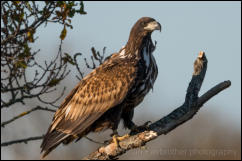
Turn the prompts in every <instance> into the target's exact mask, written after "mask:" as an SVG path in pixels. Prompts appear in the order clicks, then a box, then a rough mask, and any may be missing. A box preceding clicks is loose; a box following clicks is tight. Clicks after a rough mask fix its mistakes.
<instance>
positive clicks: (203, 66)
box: [83, 52, 231, 160]
mask: <svg viewBox="0 0 242 161" xmlns="http://www.w3.org/2000/svg"><path fill="white" fill-rule="evenodd" d="M206 70H207V59H206V56H205V53H204V52H200V53H199V56H198V58H197V59H196V61H195V62H194V73H193V76H192V80H191V82H190V83H189V86H188V88H187V94H186V98H185V102H184V103H183V105H181V106H180V107H178V108H177V109H176V110H174V111H173V112H171V113H170V114H168V115H167V116H165V117H163V118H161V119H160V120H158V121H156V122H154V123H153V124H151V125H149V127H148V128H147V129H146V131H139V132H137V133H131V136H129V137H128V138H126V139H124V140H122V141H120V142H119V146H116V144H115V143H110V144H108V145H105V146H101V147H100V148H98V149H97V151H95V152H93V153H91V154H89V155H88V156H87V157H85V158H83V159H84V160H109V159H114V158H117V157H118V156H120V155H122V154H124V153H125V152H126V151H128V150H130V149H134V148H138V147H141V146H143V145H145V144H146V143H148V142H149V141H151V140H154V139H155V138H157V137H158V136H159V135H162V134H167V133H168V132H170V131H172V130H173V129H175V128H176V127H177V126H179V125H181V124H183V123H184V122H186V121H188V120H190V119H191V118H192V117H193V116H194V115H195V114H196V113H197V112H198V110H199V109H200V108H201V107H202V105H203V104H204V103H205V102H207V101H208V100H209V99H210V98H212V97H213V96H215V95H216V94H218V93H219V92H221V91H223V90H224V89H226V88H228V87H229V86H230V85H231V82H230V81H225V82H222V83H220V84H218V85H216V86H215V87H213V88H211V89H210V90H209V91H208V92H206V93H205V94H204V95H202V96H201V97H198V93H199V91H200V88H201V86H202V82H203V79H204V77H205V74H206Z"/></svg>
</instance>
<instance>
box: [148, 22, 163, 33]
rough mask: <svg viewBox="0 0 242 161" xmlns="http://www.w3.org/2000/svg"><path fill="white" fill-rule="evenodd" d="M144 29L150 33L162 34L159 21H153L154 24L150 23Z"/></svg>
mask: <svg viewBox="0 0 242 161" xmlns="http://www.w3.org/2000/svg"><path fill="white" fill-rule="evenodd" d="M144 29H145V30H148V31H154V30H160V32H161V25H160V23H159V22H157V21H152V22H150V23H148V25H147V26H146V27H144Z"/></svg>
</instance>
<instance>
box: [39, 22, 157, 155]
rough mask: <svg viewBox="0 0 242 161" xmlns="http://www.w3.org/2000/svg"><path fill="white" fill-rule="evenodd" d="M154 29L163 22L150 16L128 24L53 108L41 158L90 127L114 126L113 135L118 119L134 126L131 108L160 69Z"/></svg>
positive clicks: (150, 84)
mask: <svg viewBox="0 0 242 161" xmlns="http://www.w3.org/2000/svg"><path fill="white" fill-rule="evenodd" d="M154 30H160V31H161V25H160V23H159V22H157V21H156V20H155V19H153V18H150V17H142V18H140V19H139V20H138V21H137V22H136V23H135V24H134V26H133V27H132V29H131V32H130V36H129V39H128V42H127V44H126V45H125V46H124V47H123V48H121V50H120V51H119V52H118V53H115V54H113V55H111V56H110V57H109V58H108V59H106V60H105V61H104V62H103V64H101V65H100V66H99V67H97V68H96V69H94V70H93V71H92V72H91V73H90V74H88V75H87V76H86V77H84V78H83V79H82V80H81V81H80V82H79V83H78V84H77V86H76V87H75V88H74V89H73V90H72V91H71V92H70V94H69V95H68V96H67V97H66V98H65V100H64V101H63V102H62V104H61V105H60V107H59V109H58V110H57V111H56V113H55V115H54V118H53V121H52V123H51V125H50V127H49V129H48V131H47V133H46V135H45V137H44V139H43V142H42V144H41V148H42V151H41V152H43V156H42V157H45V156H46V155H47V154H48V153H50V152H51V151H52V150H53V149H55V148H56V147H57V146H58V145H59V144H60V143H63V144H68V143H70V142H72V141H73V140H75V139H77V140H79V139H81V138H82V137H83V136H85V135H87V134H88V133H89V132H100V131H103V130H106V129H112V130H113V135H115V134H117V128H118V125H119V122H120V120H123V123H124V127H125V128H128V129H131V130H135V129H136V128H137V126H136V125H135V124H134V123H133V121H132V118H133V115H134V108H135V107H136V106H137V105H138V104H140V103H141V102H142V101H143V99H144V97H145V95H146V94H147V93H148V92H149V91H150V89H151V88H153V85H154V82H155V80H156V77H157V74H158V68H157V65H156V61H155V58H154V57H153V55H152V52H153V51H154V49H155V45H154V44H153V42H152V40H151V34H152V32H153V31H154Z"/></svg>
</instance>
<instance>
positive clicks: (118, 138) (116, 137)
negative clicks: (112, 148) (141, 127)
mask: <svg viewBox="0 0 242 161" xmlns="http://www.w3.org/2000/svg"><path fill="white" fill-rule="evenodd" d="M129 136H130V135H129V134H126V135H124V136H118V135H113V139H112V141H113V142H114V144H115V145H116V146H118V147H119V142H120V141H123V140H125V139H127V138H128V137H129Z"/></svg>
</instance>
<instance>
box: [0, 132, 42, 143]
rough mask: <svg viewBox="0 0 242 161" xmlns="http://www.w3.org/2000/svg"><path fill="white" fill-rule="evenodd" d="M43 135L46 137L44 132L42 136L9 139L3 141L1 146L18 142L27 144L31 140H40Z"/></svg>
mask: <svg viewBox="0 0 242 161" xmlns="http://www.w3.org/2000/svg"><path fill="white" fill-rule="evenodd" d="M43 137H44V134H43V135H41V136H35V137H29V138H26V139H19V140H13V141H7V142H4V143H1V146H8V145H12V144H17V143H25V144H27V143H28V142H29V141H34V140H40V139H42V138H43Z"/></svg>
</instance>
